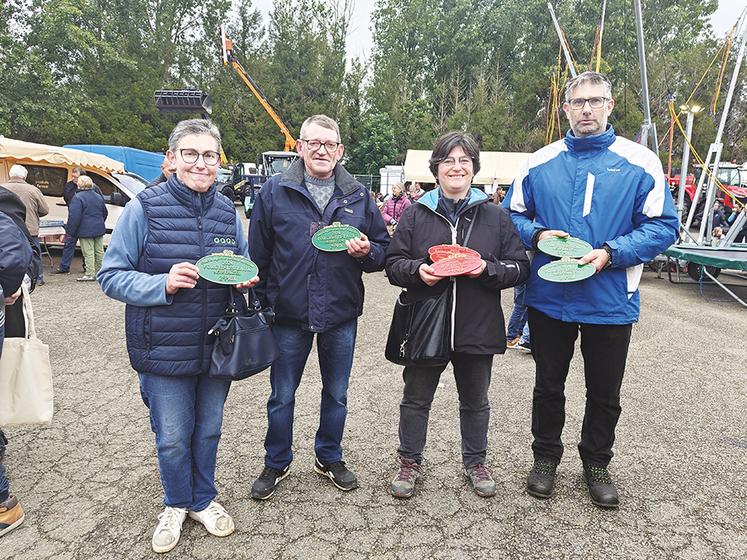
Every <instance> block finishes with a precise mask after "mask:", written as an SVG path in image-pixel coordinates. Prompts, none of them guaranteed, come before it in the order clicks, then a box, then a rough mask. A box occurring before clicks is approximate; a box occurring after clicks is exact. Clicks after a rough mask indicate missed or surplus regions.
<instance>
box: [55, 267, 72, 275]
mask: <svg viewBox="0 0 747 560" xmlns="http://www.w3.org/2000/svg"><path fill="white" fill-rule="evenodd" d="M51 274H70V270H62V269H60V268H55V269H54V270H53V271H52V272H51Z"/></svg>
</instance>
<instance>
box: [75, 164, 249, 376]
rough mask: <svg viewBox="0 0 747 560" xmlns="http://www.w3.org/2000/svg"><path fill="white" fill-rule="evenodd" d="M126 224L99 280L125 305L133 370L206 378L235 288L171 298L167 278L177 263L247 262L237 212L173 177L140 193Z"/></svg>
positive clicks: (205, 288)
mask: <svg viewBox="0 0 747 560" xmlns="http://www.w3.org/2000/svg"><path fill="white" fill-rule="evenodd" d="M78 196H80V195H76V198H77V197H78ZM120 221H122V222H123V223H122V228H120V223H117V228H116V229H115V230H114V235H113V236H112V240H111V243H110V246H109V250H108V251H107V252H106V255H105V257H104V265H103V267H102V269H101V271H100V272H99V275H98V279H99V281H100V282H101V287H102V289H103V290H104V292H105V293H106V294H107V295H109V296H110V297H114V298H116V299H119V300H122V301H125V302H126V303H127V307H126V309H125V333H126V336H127V351H128V353H129V356H130V363H131V364H132V367H133V369H134V370H135V371H137V372H139V373H146V374H156V375H171V376H189V375H199V374H200V373H202V372H205V371H207V369H208V368H209V365H210V353H211V347H212V342H213V340H212V337H210V336H209V335H208V330H209V329H210V328H211V327H212V326H213V325H214V324H215V322H216V321H217V320H218V319H219V318H220V317H222V316H223V314H224V312H225V309H226V306H227V303H228V298H229V289H228V288H227V287H226V286H222V285H218V284H214V283H212V282H208V281H206V280H203V279H202V278H201V279H199V280H198V281H197V285H196V286H195V287H194V288H191V289H180V290H179V291H178V292H176V294H174V295H173V296H169V295H166V294H165V284H166V276H167V274H168V272H169V270H170V269H171V267H172V266H173V265H174V264H177V263H180V262H185V261H186V262H191V263H195V262H197V261H198V260H199V259H200V258H202V257H203V256H205V255H210V254H212V253H219V252H222V251H224V250H230V251H231V252H234V253H240V254H243V255H245V256H247V255H246V243H245V242H244V240H243V238H242V239H239V238H238V237H239V235H238V234H240V233H241V228H240V225H239V224H237V221H238V216H237V215H236V209H235V207H234V205H233V204H232V203H231V202H230V201H229V200H228V199H227V198H226V197H224V196H223V195H222V194H220V193H216V191H215V187H212V188H210V190H208V191H207V192H206V193H197V192H195V191H193V190H191V189H189V188H187V187H186V186H184V185H183V184H182V183H181V182H180V181H179V180H178V179H177V177H176V175H172V176H171V177H170V178H169V180H168V181H167V182H166V183H162V184H160V185H158V186H155V187H152V188H148V189H145V190H144V191H142V192H141V193H140V194H138V196H137V197H136V198H135V199H134V200H133V201H131V202H130V203H128V205H127V207H126V208H125V213H123V215H122V217H121V218H120ZM242 237H243V236H242ZM110 253H111V254H110ZM135 261H136V262H135Z"/></svg>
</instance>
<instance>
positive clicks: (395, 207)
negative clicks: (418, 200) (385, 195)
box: [381, 183, 410, 235]
mask: <svg viewBox="0 0 747 560" xmlns="http://www.w3.org/2000/svg"><path fill="white" fill-rule="evenodd" d="M408 206H410V201H409V200H408V199H407V196H405V192H404V187H403V185H402V183H397V184H396V185H394V186H393V187H392V197H391V198H390V199H389V200H387V201H386V202H385V203H384V206H382V207H381V217H382V218H384V223H385V224H386V225H387V230H388V231H389V235H394V230H395V229H396V228H397V222H399V219H400V218H401V217H402V213H403V212H404V211H405V209H406V208H407V207H408Z"/></svg>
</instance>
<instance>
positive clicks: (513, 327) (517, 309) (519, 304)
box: [506, 284, 527, 340]
mask: <svg viewBox="0 0 747 560" xmlns="http://www.w3.org/2000/svg"><path fill="white" fill-rule="evenodd" d="M526 287H527V285H526V284H519V285H518V286H515V287H514V309H513V311H511V318H510V319H509V320H508V330H507V331H506V339H507V340H513V339H514V338H516V337H517V336H519V335H521V331H522V329H523V328H524V325H526V324H527V306H526V305H524V292H525V291H526Z"/></svg>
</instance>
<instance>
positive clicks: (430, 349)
mask: <svg viewBox="0 0 747 560" xmlns="http://www.w3.org/2000/svg"><path fill="white" fill-rule="evenodd" d="M478 209H479V206H477V207H475V212H474V214H473V215H472V221H471V222H470V224H469V228H468V229H467V234H466V235H465V236H464V240H463V241H462V245H463V246H464V247H466V246H467V242H468V241H469V238H470V235H472V227H473V226H474V225H475V220H476V218H477V211H478ZM454 281H455V280H454V279H453V278H452V279H451V280H450V281H449V286H448V287H447V288H446V289H445V290H443V291H442V292H441V293H440V294H438V295H435V296H431V297H426V298H422V299H420V300H416V301H409V300H408V297H409V294H408V292H407V290H402V292H401V293H400V294H399V297H398V298H397V302H396V303H395V304H394V314H393V316H392V324H391V325H390V327H389V336H388V337H387V340H386V350H385V351H384V356H385V357H386V359H387V360H389V361H390V362H394V363H395V364H399V365H402V366H415V365H418V366H440V365H444V364H446V363H448V361H449V360H450V359H451V350H452V348H451V338H452V337H451V335H452V332H451V329H452V324H451V322H452V316H451V315H452V309H451V306H452V299H451V298H452V297H453V292H454Z"/></svg>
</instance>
